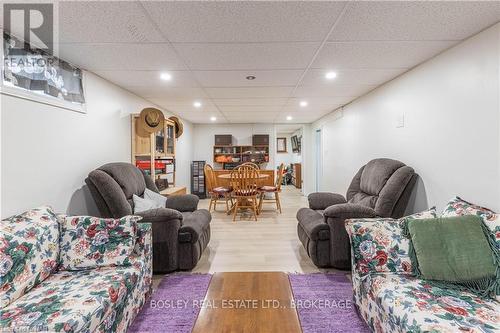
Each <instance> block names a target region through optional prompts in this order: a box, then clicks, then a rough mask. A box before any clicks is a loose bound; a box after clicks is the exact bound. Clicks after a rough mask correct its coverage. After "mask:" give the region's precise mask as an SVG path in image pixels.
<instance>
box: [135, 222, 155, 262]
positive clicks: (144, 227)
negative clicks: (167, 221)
mask: <svg viewBox="0 0 500 333" xmlns="http://www.w3.org/2000/svg"><path fill="white" fill-rule="evenodd" d="M152 230H153V228H152V226H151V223H141V222H139V223H137V237H136V240H135V247H134V252H133V253H134V255H136V256H138V257H143V258H147V257H148V256H151V253H152V248H151V245H152V244H153V232H152Z"/></svg>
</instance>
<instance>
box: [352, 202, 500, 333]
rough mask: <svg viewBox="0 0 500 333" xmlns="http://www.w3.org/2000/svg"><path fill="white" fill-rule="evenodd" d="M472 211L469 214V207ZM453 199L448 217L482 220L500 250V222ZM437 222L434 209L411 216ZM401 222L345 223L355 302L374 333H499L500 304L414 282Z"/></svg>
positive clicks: (369, 221) (463, 289) (372, 220)
mask: <svg viewBox="0 0 500 333" xmlns="http://www.w3.org/2000/svg"><path fill="white" fill-rule="evenodd" d="M466 205H468V208H465V207H464V206H466ZM472 207H479V206H474V205H472V204H469V203H467V202H465V201H463V200H462V199H460V198H458V197H457V198H454V199H453V200H451V201H450V203H449V204H448V205H447V207H446V208H445V211H444V213H443V216H454V215H463V214H477V215H481V216H482V217H483V218H484V219H485V220H486V222H487V225H488V226H489V227H490V229H491V230H492V233H493V234H494V235H495V237H496V240H497V244H499V245H500V233H499V229H500V223H499V221H500V218H499V219H498V220H495V219H493V218H492V217H491V215H490V216H486V215H482V214H481V213H479V212H478V211H477V210H474V209H473V208H472ZM411 217H412V218H417V219H418V218H432V217H436V212H435V210H434V209H430V210H429V211H426V212H423V213H420V214H416V215H413V216H411ZM400 222H401V220H393V219H352V220H347V221H346V230H347V233H348V235H349V237H350V240H351V247H352V251H351V259H352V273H353V274H352V280H353V290H354V302H355V304H356V306H357V308H358V310H359V313H360V315H361V316H362V318H363V319H364V320H365V321H366V322H367V324H368V325H369V326H370V328H371V329H372V331H374V332H412V333H419V332H450V333H451V332H485V333H490V332H500V302H499V301H498V300H495V299H492V298H480V297H478V296H477V295H475V294H474V293H471V292H469V291H468V290H467V289H466V288H462V289H456V288H455V289H451V288H450V289H448V288H442V287H439V285H433V284H432V282H430V281H426V280H422V279H418V278H416V277H414V276H412V274H411V271H412V267H411V260H410V258H409V256H408V249H409V242H408V240H407V239H406V238H405V237H403V235H402V231H401V227H400Z"/></svg>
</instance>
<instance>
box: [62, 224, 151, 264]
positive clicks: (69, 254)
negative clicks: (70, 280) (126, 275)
mask: <svg viewBox="0 0 500 333" xmlns="http://www.w3.org/2000/svg"><path fill="white" fill-rule="evenodd" d="M141 218H142V217H140V216H132V215H131V216H125V217H122V218H121V219H105V218H99V217H90V216H65V217H62V218H61V220H62V221H61V240H60V246H61V252H60V255H59V260H60V269H63V270H82V269H91V268H95V267H99V266H128V265H130V258H129V257H130V255H131V254H132V251H133V250H134V246H135V238H136V234H137V221H139V220H140V219H141Z"/></svg>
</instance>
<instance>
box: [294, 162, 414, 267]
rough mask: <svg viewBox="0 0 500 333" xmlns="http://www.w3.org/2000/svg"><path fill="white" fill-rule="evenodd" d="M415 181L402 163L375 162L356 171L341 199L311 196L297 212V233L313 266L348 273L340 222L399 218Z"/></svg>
mask: <svg viewBox="0 0 500 333" xmlns="http://www.w3.org/2000/svg"><path fill="white" fill-rule="evenodd" d="M417 177H418V176H417V174H416V173H415V171H414V170H413V169H412V168H411V167H409V166H406V165H405V164H404V163H402V162H399V161H396V160H391V159H387V158H379V159H375V160H372V161H370V162H368V163H367V164H366V165H364V166H363V167H361V169H359V171H358V173H357V174H356V175H355V176H354V179H353V180H352V182H351V185H350V186H349V189H348V190H347V195H346V197H345V198H344V196H342V195H341V194H336V193H327V192H317V193H311V194H310V195H309V196H308V200H309V208H301V209H300V210H299V211H298V212H297V220H298V221H299V223H298V226H297V232H298V235H299V239H300V241H301V242H302V244H303V245H304V247H305V249H306V251H307V254H308V255H309V257H311V259H312V261H313V262H314V264H315V265H316V266H318V267H335V268H338V269H350V267H351V254H350V244H349V236H348V235H347V232H346V230H345V226H344V221H345V220H346V219H351V218H373V217H391V218H400V217H402V216H403V214H404V213H405V210H406V206H407V205H408V201H409V199H410V195H411V192H412V190H413V187H414V186H415V183H416V180H417Z"/></svg>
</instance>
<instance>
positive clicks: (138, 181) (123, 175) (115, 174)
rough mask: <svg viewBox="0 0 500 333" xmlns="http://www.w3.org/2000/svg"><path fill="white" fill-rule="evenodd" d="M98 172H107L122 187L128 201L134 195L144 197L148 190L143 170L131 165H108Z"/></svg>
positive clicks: (100, 168)
mask: <svg viewBox="0 0 500 333" xmlns="http://www.w3.org/2000/svg"><path fill="white" fill-rule="evenodd" d="M98 170H101V171H104V172H106V173H107V174H108V175H110V176H111V178H113V180H114V181H115V182H117V183H118V185H120V188H121V189H122V190H123V193H124V194H125V197H126V198H127V200H131V199H132V195H133V194H137V195H139V196H142V194H143V193H144V190H145V189H146V182H145V181H144V175H143V174H142V172H141V170H140V169H139V168H137V167H135V166H134V165H133V164H130V163H108V164H105V165H103V166H101V167H99V169H98Z"/></svg>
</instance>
